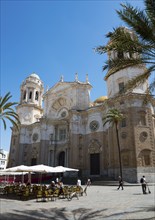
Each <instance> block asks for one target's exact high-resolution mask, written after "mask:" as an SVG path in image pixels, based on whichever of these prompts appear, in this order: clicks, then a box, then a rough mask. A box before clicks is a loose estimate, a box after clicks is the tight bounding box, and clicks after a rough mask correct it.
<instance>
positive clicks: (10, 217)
mask: <svg viewBox="0 0 155 220" xmlns="http://www.w3.org/2000/svg"><path fill="white" fill-rule="evenodd" d="M137 208H139V210H137V211H132V212H119V213H114V214H111V215H107V214H106V213H105V212H106V211H107V209H102V210H97V211H91V209H85V208H79V209H75V210H73V211H71V212H70V211H69V210H67V209H66V208H61V209H57V208H51V209H39V210H25V211H20V210H13V212H14V213H9V212H7V213H5V214H1V216H0V217H1V220H4V219H5V220H27V219H28V220H36V219H37V220H38V219H40V220H46V219H51V220H95V219H104V218H107V219H120V217H122V216H123V215H124V214H125V215H127V214H131V213H132V214H133V213H139V212H153V213H154V211H155V208H154V207H151V208H150V207H149V208H147V207H137ZM141 219H147V220H154V217H151V218H145V217H144V218H141ZM134 220H136V219H135V218H134Z"/></svg>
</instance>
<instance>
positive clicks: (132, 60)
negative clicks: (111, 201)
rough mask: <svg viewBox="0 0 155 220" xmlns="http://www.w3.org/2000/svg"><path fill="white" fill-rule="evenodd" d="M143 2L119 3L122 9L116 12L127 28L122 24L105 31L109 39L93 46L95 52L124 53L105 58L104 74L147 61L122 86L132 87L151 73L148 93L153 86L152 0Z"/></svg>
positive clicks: (154, 17) (154, 10)
mask: <svg viewBox="0 0 155 220" xmlns="http://www.w3.org/2000/svg"><path fill="white" fill-rule="evenodd" d="M144 5H145V8H144V10H141V9H138V8H134V7H133V6H131V5H130V4H128V3H126V4H121V6H122V10H118V11H116V12H117V14H118V16H119V17H120V18H121V20H123V21H124V22H125V24H126V25H127V26H128V27H129V29H130V30H131V31H129V30H128V31H127V28H122V27H119V28H116V29H114V31H113V32H109V33H108V34H107V35H106V36H107V37H108V38H110V43H109V44H108V45H107V46H99V47H97V48H96V49H95V50H96V52H98V53H99V54H104V53H110V52H111V51H117V52H118V51H119V52H120V53H126V54H128V56H122V57H119V58H113V59H112V58H111V59H110V60H108V61H106V62H105V65H104V66H103V71H104V70H106V69H108V70H109V72H108V76H110V75H111V74H114V73H115V72H116V71H119V70H121V69H124V68H126V67H132V66H135V65H140V66H141V65H142V66H144V65H147V69H145V71H144V73H142V74H141V75H140V76H137V77H134V78H133V80H130V81H129V83H127V86H126V89H133V88H135V87H136V86H138V85H139V84H142V83H143V82H144V81H145V80H146V79H148V77H150V76H152V77H153V79H152V81H151V83H150V86H149V88H148V93H150V94H151V93H152V92H153V91H154V89H155V77H154V76H153V73H154V71H155V0H144Z"/></svg>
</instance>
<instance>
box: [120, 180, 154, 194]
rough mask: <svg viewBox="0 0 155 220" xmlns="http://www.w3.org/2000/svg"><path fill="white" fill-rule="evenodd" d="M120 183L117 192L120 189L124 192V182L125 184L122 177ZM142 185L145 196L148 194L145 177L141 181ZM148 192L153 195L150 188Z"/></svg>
mask: <svg viewBox="0 0 155 220" xmlns="http://www.w3.org/2000/svg"><path fill="white" fill-rule="evenodd" d="M118 183H119V185H118V188H117V190H119V189H120V188H122V190H123V189H124V188H123V185H124V182H123V179H122V177H121V176H119V177H118ZM140 183H141V186H142V192H143V194H147V192H146V189H147V187H148V185H147V182H146V178H145V176H142V178H141V179H140ZM148 192H149V193H151V192H150V189H149V188H148Z"/></svg>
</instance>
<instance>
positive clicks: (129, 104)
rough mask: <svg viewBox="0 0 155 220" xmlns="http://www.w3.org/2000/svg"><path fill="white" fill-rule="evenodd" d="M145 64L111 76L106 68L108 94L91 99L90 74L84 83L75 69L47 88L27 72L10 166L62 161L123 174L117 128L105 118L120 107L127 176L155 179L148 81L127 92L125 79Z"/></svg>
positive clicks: (85, 172)
mask: <svg viewBox="0 0 155 220" xmlns="http://www.w3.org/2000/svg"><path fill="white" fill-rule="evenodd" d="M117 55H118V54H117V53H116V52H113V53H111V54H109V56H113V57H114V56H117ZM127 55H128V54H124V56H127ZM145 68H146V67H145V66H137V67H136V66H135V67H132V68H131V67H130V68H126V69H123V70H120V71H118V72H116V73H115V74H113V75H109V72H108V73H107V74H106V76H105V80H106V84H107V96H101V97H99V98H98V99H96V100H95V101H94V102H92V101H91V100H90V92H91V89H92V86H91V84H90V83H89V80H88V75H86V80H85V82H81V81H79V79H78V75H77V74H76V75H75V80H74V81H73V82H66V81H65V80H64V79H63V77H61V79H60V81H59V82H57V83H56V84H55V85H53V86H52V87H51V88H50V89H48V90H47V91H45V92H44V87H43V82H42V81H41V79H40V77H39V76H38V75H37V74H35V73H32V74H31V75H29V76H28V77H27V78H26V79H25V80H24V81H23V82H22V84H21V87H20V94H21V95H20V101H19V104H18V106H17V109H16V110H17V113H18V115H19V117H20V121H21V126H20V130H19V131H17V130H16V129H15V128H12V136H11V144H10V155H9V165H8V167H12V166H17V165H21V164H24V165H35V164H45V165H49V166H58V165H62V166H66V167H72V168H77V169H79V175H80V176H82V177H88V176H89V177H103V179H104V177H111V178H113V179H116V178H117V177H118V175H119V159H118V158H119V157H118V146H117V141H116V133H115V129H114V127H113V126H112V125H111V124H106V125H105V126H103V121H102V118H103V117H105V115H106V113H107V111H108V110H109V109H111V108H117V109H118V110H120V111H121V112H122V114H123V115H124V119H123V120H122V121H121V122H120V123H119V141H120V147H121V160H122V166H123V178H124V180H125V181H128V182H137V181H139V179H140V177H141V176H142V175H145V176H146V177H147V180H148V181H150V182H155V179H153V178H154V176H155V100H154V99H153V98H152V100H150V101H149V102H148V103H147V104H144V102H143V100H144V95H145V91H146V88H147V87H148V82H147V81H146V82H145V83H143V85H140V86H139V87H137V88H135V89H133V90H132V91H130V92H127V93H124V92H123V87H124V85H125V83H126V82H127V81H128V80H130V79H131V78H132V77H135V76H137V75H139V74H141V73H142V72H143V71H144V70H145ZM101 93H102V91H101ZM118 93H121V95H119V96H118ZM43 103H44V104H43Z"/></svg>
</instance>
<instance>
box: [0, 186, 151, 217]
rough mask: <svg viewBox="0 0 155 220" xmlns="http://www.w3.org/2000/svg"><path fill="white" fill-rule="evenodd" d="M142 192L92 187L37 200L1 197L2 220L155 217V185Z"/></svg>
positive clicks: (125, 188) (114, 187)
mask: <svg viewBox="0 0 155 220" xmlns="http://www.w3.org/2000/svg"><path fill="white" fill-rule="evenodd" d="M150 190H151V194H146V195H145V194H142V190H141V186H139V185H137V186H125V187H124V190H117V186H90V187H88V188H87V196H85V195H84V196H82V197H79V200H77V198H73V199H72V201H68V200H67V199H57V200H56V201H47V202H36V200H29V201H19V200H11V199H4V198H1V200H0V219H1V220H18V219H20V220H36V219H41V220H43V219H44V220H45V219H52V220H59V219H60V220H88V219H89V220H101V219H105V220H118V219H123V220H127V219H133V220H137V219H140V220H142V219H150V220H154V219H155V195H154V193H155V192H154V191H155V186H154V185H152V186H150Z"/></svg>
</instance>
